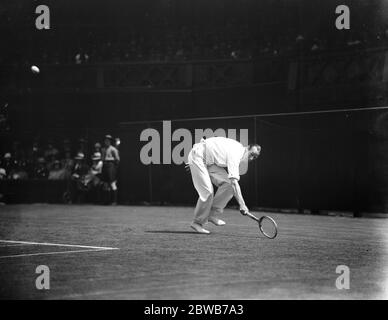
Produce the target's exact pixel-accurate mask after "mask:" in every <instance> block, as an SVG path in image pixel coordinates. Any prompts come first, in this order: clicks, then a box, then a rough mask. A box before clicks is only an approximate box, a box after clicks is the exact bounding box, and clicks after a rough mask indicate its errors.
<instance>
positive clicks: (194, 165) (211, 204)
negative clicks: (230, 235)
mask: <svg viewBox="0 0 388 320" xmlns="http://www.w3.org/2000/svg"><path fill="white" fill-rule="evenodd" d="M204 157H205V144H204V143H203V142H200V143H197V144H195V145H194V146H193V148H192V149H191V151H190V153H189V156H188V163H189V165H190V171H191V177H192V179H193V184H194V187H195V189H196V190H197V192H198V195H199V198H198V201H197V205H196V207H195V210H194V222H195V223H198V224H200V225H203V224H205V223H206V222H207V221H208V219H209V217H212V216H215V215H216V214H219V213H222V212H223V211H224V208H225V207H226V205H227V204H228V202H229V201H230V200H231V199H232V197H233V187H232V184H231V181H230V179H229V178H228V173H227V172H226V170H225V169H224V168H221V167H219V166H217V165H211V166H207V165H206V164H205V158H204ZM213 184H214V185H215V186H216V187H218V190H217V192H216V194H215V195H214V194H213V193H214V189H213Z"/></svg>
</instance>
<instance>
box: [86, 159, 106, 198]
mask: <svg viewBox="0 0 388 320" xmlns="http://www.w3.org/2000/svg"><path fill="white" fill-rule="evenodd" d="M102 166H103V162H102V159H101V153H100V152H95V153H94V154H93V156H92V166H91V167H90V169H89V172H88V174H87V176H86V178H85V183H86V184H87V185H88V187H89V188H90V191H91V198H92V199H93V200H94V202H101V191H102V190H101V187H102V181H101V174H102Z"/></svg>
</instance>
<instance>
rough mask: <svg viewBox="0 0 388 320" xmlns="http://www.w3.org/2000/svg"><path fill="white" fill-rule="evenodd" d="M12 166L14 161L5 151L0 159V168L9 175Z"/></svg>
mask: <svg viewBox="0 0 388 320" xmlns="http://www.w3.org/2000/svg"><path fill="white" fill-rule="evenodd" d="M14 167H15V161H14V160H13V159H12V156H11V154H10V153H9V152H7V153H6V154H5V155H4V157H3V160H2V161H1V168H3V169H4V170H5V172H7V174H8V175H9V174H10V173H11V171H12V170H13V169H14Z"/></svg>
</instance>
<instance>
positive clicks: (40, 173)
mask: <svg viewBox="0 0 388 320" xmlns="http://www.w3.org/2000/svg"><path fill="white" fill-rule="evenodd" d="M33 177H34V179H47V177H48V171H47V167H46V160H45V159H44V158H43V157H40V158H38V161H37V164H36V166H35V168H34V170H33Z"/></svg>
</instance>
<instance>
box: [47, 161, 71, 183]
mask: <svg viewBox="0 0 388 320" xmlns="http://www.w3.org/2000/svg"><path fill="white" fill-rule="evenodd" d="M67 178H68V171H66V169H65V168H63V167H62V164H61V162H60V161H59V160H55V161H54V163H53V165H52V168H51V169H50V171H49V176H48V179H49V180H66V179H67Z"/></svg>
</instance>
